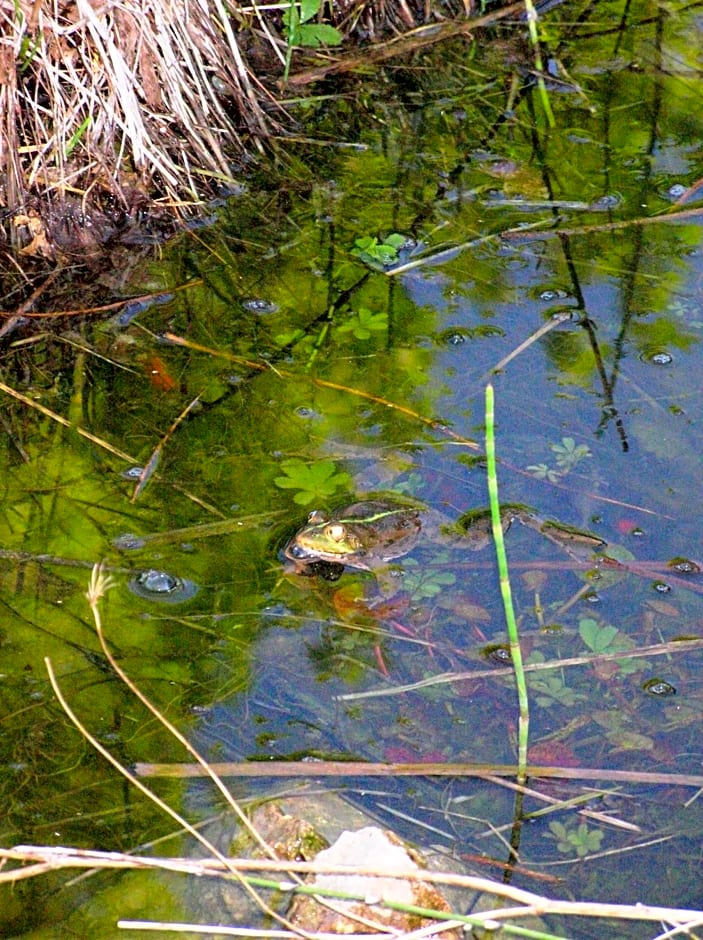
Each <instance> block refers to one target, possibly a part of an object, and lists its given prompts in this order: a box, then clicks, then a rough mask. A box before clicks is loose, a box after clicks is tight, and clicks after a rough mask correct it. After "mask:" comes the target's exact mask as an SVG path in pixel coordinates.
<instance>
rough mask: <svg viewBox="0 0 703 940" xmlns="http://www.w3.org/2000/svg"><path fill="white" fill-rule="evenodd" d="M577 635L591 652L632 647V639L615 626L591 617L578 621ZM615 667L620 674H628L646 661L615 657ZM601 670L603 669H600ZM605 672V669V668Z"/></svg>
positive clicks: (615, 650)
mask: <svg viewBox="0 0 703 940" xmlns="http://www.w3.org/2000/svg"><path fill="white" fill-rule="evenodd" d="M579 636H580V637H581V639H582V640H583V642H584V643H585V644H586V646H587V647H588V648H589V650H591V651H592V652H593V653H596V654H599V653H619V652H622V651H623V650H628V649H632V646H633V643H632V640H631V639H630V638H629V637H628V636H626V635H625V634H624V633H621V631H620V630H618V629H617V627H611V626H610V625H609V624H602V623H598V621H597V620H593V618H592V617H584V618H583V619H582V620H580V621H579ZM612 666H613V667H617V672H619V673H620V675H623V676H628V675H632V674H633V673H635V672H639V671H640V670H642V669H644V668H645V666H646V663H645V662H644V661H640V662H638V661H637V660H636V659H617V660H615V661H614V662H613V663H612ZM600 671H601V672H603V669H601V670H600ZM605 671H606V672H607V669H606V670H605Z"/></svg>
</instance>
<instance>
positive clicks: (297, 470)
mask: <svg viewBox="0 0 703 940" xmlns="http://www.w3.org/2000/svg"><path fill="white" fill-rule="evenodd" d="M281 469H282V470H283V472H284V473H285V476H282V477H276V478H275V480H274V481H273V482H274V483H275V484H276V486H278V487H280V488H281V489H282V490H299V492H298V493H296V494H295V496H294V497H293V500H294V502H296V503H298V504H299V505H301V506H307V505H308V503H311V502H312V501H313V500H314V499H318V498H324V497H326V496H332V494H333V493H335V492H336V491H337V490H338V489H340V487H343V486H347V485H348V484H349V479H350V478H349V474H348V473H337V467H336V465H335V464H334V462H333V461H332V460H320V461H318V462H317V463H313V464H308V463H305V461H304V460H298V459H297V458H294V459H292V460H284V461H283V462H282V463H281Z"/></svg>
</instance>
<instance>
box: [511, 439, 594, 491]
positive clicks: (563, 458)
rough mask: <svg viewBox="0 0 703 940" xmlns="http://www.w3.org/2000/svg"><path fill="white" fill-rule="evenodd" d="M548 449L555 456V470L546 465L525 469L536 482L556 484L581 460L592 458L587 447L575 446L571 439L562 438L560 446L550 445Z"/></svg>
mask: <svg viewBox="0 0 703 940" xmlns="http://www.w3.org/2000/svg"><path fill="white" fill-rule="evenodd" d="M549 449H550V450H551V451H552V452H553V453H554V454H555V456H556V464H557V466H556V468H554V467H550V466H549V465H548V464H546V463H538V464H532V465H531V466H529V467H528V468H527V469H528V470H529V471H530V473H531V474H532V476H534V477H537V479H538V480H549V482H550V483H556V481H557V480H559V479H560V478H561V477H563V476H566V474H567V473H569V471H571V470H573V469H574V467H575V466H576V465H577V464H579V463H580V462H581V461H582V460H585V459H586V457H591V456H592V454H591V451H590V449H589V447H588V445H586V444H577V443H576V441H575V440H574V439H573V437H562V439H561V443H560V444H550V445H549Z"/></svg>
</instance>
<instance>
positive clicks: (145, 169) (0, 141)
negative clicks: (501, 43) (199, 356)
mask: <svg viewBox="0 0 703 940" xmlns="http://www.w3.org/2000/svg"><path fill="white" fill-rule="evenodd" d="M435 7H436V9H435ZM287 9H288V2H287V0H280V2H278V3H273V4H265V5H263V6H261V7H260V6H257V5H256V4H251V5H243V4H240V3H237V2H234V0H104V2H103V0H45V2H37V0H0V210H2V209H4V210H5V220H6V221H7V219H11V220H12V224H11V225H10V228H9V232H8V237H10V238H11V240H12V241H14V242H15V244H16V245H18V243H19V242H21V243H22V244H23V246H24V251H25V253H27V254H34V255H42V254H43V255H45V256H48V257H53V255H54V253H55V249H56V247H57V246H58V248H59V249H60V250H61V249H63V250H70V249H74V250H75V249H77V250H78V251H79V252H80V250H82V249H83V248H84V247H86V246H88V247H90V245H92V244H95V243H101V242H105V241H106V240H108V239H109V238H110V237H111V236H112V235H114V234H116V233H119V232H121V231H123V230H124V228H125V227H128V226H129V225H137V224H138V223H139V222H141V221H143V218H144V216H145V215H152V214H153V212H154V209H155V206H156V204H157V203H156V202H155V200H158V204H159V205H160V206H161V207H165V208H167V209H168V217H169V219H172V217H173V212H174V210H175V211H176V214H188V213H189V212H191V211H193V206H194V205H198V204H201V203H202V202H203V201H204V200H207V199H208V198H210V197H212V196H213V194H215V193H219V192H222V191H223V190H224V191H228V190H231V189H232V187H233V186H235V185H236V183H237V182H238V177H239V175H240V167H241V164H242V163H243V162H244V161H246V160H247V159H248V158H250V157H251V156H252V155H256V154H258V153H262V152H263V151H264V147H265V141H266V140H267V139H269V138H270V137H271V135H272V134H273V133H278V132H280V131H281V129H283V128H285V127H286V126H290V124H289V119H288V116H287V114H286V113H285V111H284V110H283V108H282V107H281V105H280V104H279V103H278V102H277V98H276V96H277V95H278V94H279V92H280V90H281V85H280V84H279V82H280V79H281V77H282V75H283V71H284V64H285V61H286V40H285V30H284V28H283V17H282V13H283V12H284V11H285V10H287ZM471 11H472V4H471V2H469V0H463V2H462V0H450V2H449V3H447V2H443V3H439V2H437V3H432V2H430V0H427V2H423V3H420V2H417V0H335V2H332V0H329V2H327V3H323V8H322V12H323V14H324V16H325V17H326V19H327V21H328V22H334V23H335V24H336V25H337V26H338V27H339V29H340V30H341V31H342V32H343V34H344V36H345V37H349V36H350V34H352V33H354V32H357V33H359V34H362V35H363V36H364V37H366V39H371V40H376V39H384V38H387V37H388V36H392V35H395V36H398V34H401V33H404V32H408V31H411V30H412V29H413V28H414V27H415V26H417V25H418V24H419V23H422V22H437V21H439V20H443V21H444V22H445V25H447V21H448V20H449V21H451V19H452V17H457V18H458V19H459V20H465V18H466V17H467V16H468V15H469V14H470V12H471ZM411 42H412V38H411ZM299 56H300V53H296V61H302V59H299ZM18 230H19V233H18Z"/></svg>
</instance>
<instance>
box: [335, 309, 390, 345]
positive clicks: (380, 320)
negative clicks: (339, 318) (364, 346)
mask: <svg viewBox="0 0 703 940" xmlns="http://www.w3.org/2000/svg"><path fill="white" fill-rule="evenodd" d="M387 329H388V314H387V312H386V311H385V310H382V311H381V312H380V313H373V312H372V311H371V310H367V308H366V307H360V308H359V310H358V312H357V313H354V314H353V315H352V316H351V317H350V318H349V319H348V320H347V321H346V322H345V323H342V324H341V326H339V327H337V332H338V333H353V334H354V336H355V337H356V338H357V339H369V337H370V336H371V334H372V333H373V332H384V331H385V330H387Z"/></svg>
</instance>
